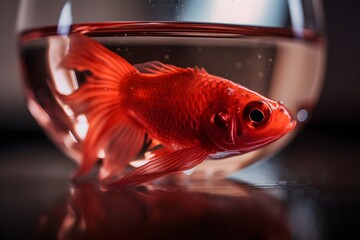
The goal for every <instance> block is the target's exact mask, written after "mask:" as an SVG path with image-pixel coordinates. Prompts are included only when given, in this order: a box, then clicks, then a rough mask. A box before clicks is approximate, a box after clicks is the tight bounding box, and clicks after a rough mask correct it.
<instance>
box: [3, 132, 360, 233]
mask: <svg viewBox="0 0 360 240" xmlns="http://www.w3.org/2000/svg"><path fill="white" fill-rule="evenodd" d="M345 132H346V131H345ZM3 135H4V136H6V138H3V140H1V149H0V150H1V151H0V159H1V161H0V194H1V198H0V238H1V239H120V238H121V239H307V240H308V239H360V229H359V227H360V221H359V220H358V217H359V215H360V205H359V202H360V191H359V190H360V173H359V172H360V171H359V169H360V155H359V139H358V138H356V137H355V136H352V135H351V134H348V135H347V134H344V132H342V131H339V132H335V133H334V132H332V134H331V135H330V134H328V130H326V129H325V130H324V129H319V128H308V129H305V131H303V132H302V133H301V134H300V136H299V137H298V138H297V139H295V140H294V141H293V142H292V143H291V144H290V146H289V147H288V148H286V149H285V150H284V151H283V152H281V153H279V154H277V155H275V156H273V157H272V158H270V159H266V160H263V161H260V162H257V163H255V164H253V165H251V166H249V167H247V168H245V169H243V170H240V171H238V172H236V173H234V174H233V175H232V176H231V177H229V178H228V179H223V180H208V181H206V182H205V181H193V182H190V183H188V184H186V185H184V184H174V183H171V182H166V181H164V182H163V183H162V184H158V185H157V186H152V187H149V188H145V187H137V188H133V189H128V190H118V191H110V192H105V191H102V190H101V189H100V188H99V187H98V185H97V184H96V181H94V180H93V179H92V178H90V179H87V180H83V181H81V182H79V183H76V184H75V183H71V182H70V180H69V176H70V174H71V173H72V172H73V171H74V169H75V168H76V166H75V164H74V163H73V162H72V161H71V160H69V159H67V158H66V157H64V156H63V155H62V154H61V153H60V152H59V151H58V150H57V149H55V147H54V146H53V145H52V144H51V143H50V142H49V141H48V140H47V139H46V138H45V137H44V136H43V135H39V134H38V133H32V132H30V133H19V132H17V133H13V132H4V134H3Z"/></svg>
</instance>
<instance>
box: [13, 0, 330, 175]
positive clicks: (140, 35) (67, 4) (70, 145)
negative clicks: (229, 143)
mask: <svg viewBox="0 0 360 240" xmlns="http://www.w3.org/2000/svg"><path fill="white" fill-rule="evenodd" d="M74 33H78V34H83V35H86V36H88V37H89V38H91V39H94V40H96V41H97V42H99V43H101V44H102V45H103V46H105V47H106V48H107V49H109V50H110V51H112V52H113V53H115V54H117V55H119V56H121V57H122V58H124V59H125V60H126V61H128V62H129V63H130V64H133V65H134V64H139V63H144V62H149V61H159V62H161V63H164V64H171V65H175V66H178V67H184V68H185V67H199V68H204V69H206V71H207V72H208V73H211V74H213V75H216V76H220V77H223V78H226V79H228V80H231V81H233V82H234V83H237V84H241V85H242V86H245V87H246V88H249V89H251V90H253V91H255V92H257V93H260V94H261V95H263V96H266V97H268V98H270V99H274V100H276V101H281V102H282V103H283V104H284V105H285V106H286V108H287V109H288V110H289V111H290V112H291V114H292V116H293V118H294V119H296V120H297V122H298V123H297V126H296V129H295V130H294V131H292V132H291V133H290V134H288V135H286V136H285V137H283V138H281V139H280V140H277V141H275V142H273V143H271V144H269V145H267V146H265V147H262V148H260V149H258V150H255V151H252V152H248V153H245V154H242V155H235V156H230V157H227V158H224V159H221V160H216V161H213V160H205V161H204V162H203V163H201V164H200V165H198V166H197V167H195V168H193V169H191V170H189V171H186V172H184V173H180V174H178V175H177V176H178V177H179V176H182V177H186V178H190V179H192V178H193V179H210V178H211V179H213V178H223V177H226V176H228V175H229V174H231V173H233V172H235V171H237V170H239V169H241V168H243V167H245V166H247V165H249V164H251V163H253V162H255V161H257V160H260V159H263V158H266V157H269V156H271V155H273V154H275V153H277V152H278V151H279V150H281V149H283V148H284V147H285V146H286V145H287V144H288V143H289V142H290V141H291V139H293V138H294V136H296V134H297V133H298V131H299V130H301V128H302V127H303V126H304V125H305V124H306V123H307V121H308V119H309V116H310V115H311V113H312V110H313V108H314V106H315V105H316V103H317V100H318V97H319V93H320V91H321V88H322V82H323V73H324V66H325V56H326V38H325V35H324V28H323V14H322V5H321V1H318V0H315V1H314V0H303V1H293V0H289V1H287V0H276V1H274V0H231V1H230V0H207V1H187V0H161V1H159V0H146V1H145V0H144V1H132V0H122V1H118V0H104V1H101V2H99V1H95V0H90V1H80V0H79V1H66V0H60V1H47V0H27V1H21V4H20V8H19V13H18V25H17V34H18V40H19V53H20V60H21V64H22V71H23V80H24V93H25V96H26V98H27V104H28V108H29V110H30V112H31V114H32V115H33V117H34V118H35V120H36V121H37V123H38V124H39V125H40V126H41V127H42V129H43V130H44V132H45V133H46V134H47V136H48V137H49V138H50V139H51V140H52V141H53V142H54V143H55V145H56V146H58V147H59V148H60V149H61V150H62V151H63V152H64V153H65V154H66V155H67V156H68V157H70V158H71V159H73V160H74V161H76V162H78V163H80V161H81V159H82V155H83V154H84V153H83V141H84V139H85V138H86V136H87V131H88V127H89V123H88V121H87V116H86V114H85V113H81V112H80V113H79V112H78V111H74V109H71V107H69V106H68V105H66V104H64V103H62V102H61V101H59V99H58V98H57V97H56V96H55V95H54V92H53V91H52V89H51V86H55V87H56V89H57V90H58V91H59V92H60V93H61V94H65V95H67V94H71V93H73V92H74V91H76V90H77V89H78V88H79V87H81V85H82V84H83V82H84V81H86V76H85V77H84V75H79V74H74V72H73V71H70V70H69V69H65V68H61V67H59V66H60V63H61V62H62V61H63V59H64V58H65V57H66V56H67V54H68V51H69V35H71V34H74ZM84 79H85V80H84ZM178 94H180V95H181V94H182V93H181V92H179V93H178ZM144 138H145V136H144ZM160 144H161V143H160ZM145 150H146V149H145V147H143V149H142V150H141V152H140V153H139V154H138V157H136V158H134V159H133V160H132V161H131V162H130V163H129V165H131V166H132V167H134V168H136V167H138V166H139V165H141V164H142V163H143V160H144V151H145ZM105 155H106V151H105V150H104V149H102V150H101V151H99V152H98V158H99V160H101V159H102V158H103V157H104V156H105ZM131 166H129V167H131Z"/></svg>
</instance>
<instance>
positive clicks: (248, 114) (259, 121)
mask: <svg viewBox="0 0 360 240" xmlns="http://www.w3.org/2000/svg"><path fill="white" fill-rule="evenodd" d="M270 113H271V110H270V107H269V105H268V104H266V103H265V102H262V101H253V102H250V103H248V104H247V105H246V106H245V108H244V112H243V118H244V120H245V123H246V124H247V125H248V126H249V127H250V128H261V127H263V126H265V125H266V123H267V122H268V120H269V118H270Z"/></svg>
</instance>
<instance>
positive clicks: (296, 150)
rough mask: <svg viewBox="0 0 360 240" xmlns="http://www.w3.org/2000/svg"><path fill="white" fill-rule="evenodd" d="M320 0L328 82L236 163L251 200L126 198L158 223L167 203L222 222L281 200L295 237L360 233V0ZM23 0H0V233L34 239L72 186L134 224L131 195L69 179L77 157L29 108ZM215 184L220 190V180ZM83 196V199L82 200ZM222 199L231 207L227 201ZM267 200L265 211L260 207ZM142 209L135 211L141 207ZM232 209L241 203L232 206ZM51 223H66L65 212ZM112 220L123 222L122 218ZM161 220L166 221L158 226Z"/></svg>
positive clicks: (67, 199)
mask: <svg viewBox="0 0 360 240" xmlns="http://www.w3.org/2000/svg"><path fill="white" fill-rule="evenodd" d="M290 1H291V0H290ZM294 1H295V0H294ZM323 5H324V11H325V18H326V33H327V38H328V58H327V59H328V60H327V68H326V72H325V81H324V87H323V91H322V94H321V96H320V99H319V102H318V104H317V106H316V107H315V109H314V112H313V115H312V116H311V119H310V121H309V123H308V124H307V126H306V127H305V129H304V130H303V131H302V132H301V133H300V134H299V136H298V137H297V138H296V139H295V140H294V141H293V142H292V143H291V144H290V145H289V146H288V147H287V148H286V149H285V150H284V151H283V152H281V153H280V154H278V155H277V156H275V157H274V158H273V159H271V161H264V162H260V163H259V164H254V165H252V166H250V167H249V168H246V169H244V170H242V171H240V172H239V174H238V178H239V179H243V180H244V181H245V182H252V183H254V184H255V185H253V186H255V188H253V189H247V188H243V186H241V185H240V186H232V185H231V186H230V185H229V186H227V187H226V188H225V189H221V191H220V192H221V193H225V192H226V193H231V194H233V195H235V194H238V195H236V196H237V197H239V196H240V198H236V199H237V200H239V199H240V203H241V201H244V199H245V198H243V196H244V195H246V196H247V197H251V201H249V202H247V201H246V204H240V205H239V201H235V202H236V203H235V202H234V201H233V200H234V199H233V200H231V201H229V199H228V198H224V196H222V195H221V194H218V195H217V196H221V197H216V198H212V201H209V199H208V198H209V196H208V195H205V196H204V195H202V196H200V197H199V196H197V195H196V196H194V195H193V194H190V193H184V196H182V195H181V194H180V195H181V196H180V197H179V198H171V197H170V196H163V195H161V194H160V195H158V194H155V195H151V194H150V193H149V195H151V196H150V197H151V198H153V200H154V199H155V200H158V201H160V202H161V201H165V202H167V203H168V202H169V201H171V204H169V205H167V206H168V208H161V207H159V208H155V209H156V211H154V206H153V205H151V204H149V203H148V202H146V203H144V202H143V201H144V199H142V198H138V197H136V196H131V198H129V199H133V198H135V199H136V200H137V201H140V202H141V203H140V204H139V205H141V206H145V208H144V209H147V211H148V212H149V213H148V215H149V216H151V213H153V212H155V213H159V214H158V215H157V216H158V217H159V218H160V219H162V221H163V222H162V224H165V223H167V222H170V224H171V221H172V220H174V219H170V220H169V219H167V218H166V217H164V216H168V215H167V213H168V212H167V211H174V212H173V214H174V215H171V216H177V215H180V216H183V217H184V218H183V219H180V220H181V221H184V223H186V222H189V221H188V219H196V216H195V215H196V214H199V211H197V209H196V210H194V209H192V208H191V207H190V208H189V207H185V206H187V205H186V203H187V201H188V200H187V199H189V197H191V198H194V202H198V203H199V206H205V207H204V212H209V211H210V213H211V214H213V215H211V216H212V217H214V223H215V225H214V226H218V223H219V221H222V220H219V216H220V217H223V218H224V219H225V220H224V221H226V220H229V219H232V220H233V221H232V223H234V222H236V221H237V219H238V218H239V215H242V214H247V215H246V216H250V217H252V218H250V219H254V220H253V221H250V225H253V226H267V225H268V224H270V223H272V222H274V220H273V219H274V215H273V214H274V211H273V210H274V206H276V209H275V210H276V211H275V213H276V214H275V215H276V216H275V220H276V219H278V217H279V216H281V221H284V222H285V224H284V226H285V228H286V229H287V228H288V227H289V228H290V231H291V236H292V238H293V239H307V240H311V239H360V235H359V221H358V216H359V215H360V207H359V201H360V191H359V188H360V138H359V135H358V130H360V127H359V126H360V14H359V12H360V2H359V1H358V0H346V1H338V0H324V1H323ZM18 6H19V0H1V1H0V29H1V33H0V36H1V37H0V136H1V137H0V144H1V145H0V239H20V238H24V239H29V235H28V234H30V233H34V229H37V228H38V227H39V226H40V227H41V229H42V230H41V231H43V232H41V233H42V234H44V231H45V230H44V228H43V227H44V226H45V229H46V231H48V230H49V229H50V230H54V229H55V228H52V227H53V225H51V216H53V217H54V216H56V217H59V216H62V217H63V216H64V215H65V214H64V212H66V211H68V210H67V209H68V205H67V204H68V203H71V204H74V203H73V201H77V199H73V198H72V197H69V196H68V194H69V192H79V196H81V195H82V194H85V195H86V196H85V198H84V199H87V198H89V197H90V198H91V197H93V198H95V200H96V201H99V202H100V203H101V204H104V205H106V206H111V209H110V210H109V209H107V210H108V213H107V214H110V215H111V214H114V212H115V213H116V211H113V210H114V209H116V207H119V206H120V210H119V209H117V210H119V211H118V215H116V214H115V215H116V217H114V219H116V218H123V221H124V223H129V222H128V221H127V220H128V219H124V217H123V215H122V214H123V212H124V211H125V212H126V211H128V212H127V213H128V214H129V217H131V216H133V213H134V212H135V213H138V212H137V210H138V208H139V206H138V205H136V206H133V205H131V204H134V202H135V203H136V201H129V200H128V199H127V200H126V199H125V198H126V197H125V195H121V196H119V195H117V197H120V198H121V199H120V200H116V198H115V200H114V196H113V195H108V194H105V193H99V192H98V190H96V189H95V187H92V186H91V185H86V186H84V185H83V186H77V187H75V188H74V187H73V186H71V187H69V185H70V183H69V180H68V175H69V173H71V172H72V171H73V170H74V167H75V164H74V163H73V162H72V161H70V160H69V161H65V159H66V157H65V156H64V155H63V154H62V153H60V151H58V150H57V149H56V148H55V146H54V145H53V144H51V143H50V141H49V140H48V139H47V138H46V137H45V135H44V134H43V133H42V131H41V130H40V127H39V126H38V125H37V124H36V123H35V121H34V120H33V118H32V117H31V116H30V114H29V111H28V110H27V107H26V103H25V98H24V95H23V93H22V81H21V73H20V67H19V63H18V61H17V39H16V36H15V28H16V14H17V9H18ZM17 160H19V161H17ZM49 160H51V161H49ZM34 163H35V164H34ZM20 165H21V166H20ZM273 172H277V178H275V179H273V178H271V177H270V175H271V173H273ZM261 184H267V185H266V186H267V187H264V188H262V186H263V185H261ZM269 186H270V187H269ZM94 189H95V190H94ZM213 189H214V190H215V191H216V190H219V188H216V186H215V187H214V188H213ZM239 192H240V193H241V194H240V193H239ZM103 195H104V196H103ZM115 195H116V194H115ZM169 197H170V199H169ZM123 198H124V199H125V200H124V199H123ZM59 199H61V201H60V202H61V204H60V205H59V204H58V203H59ZM93 200H94V199H93ZM95 200H94V201H95ZM253 200H255V201H253ZM82 201H84V202H81V201H80V203H79V205H85V204H86V201H85V200H82ZM254 202H255V205H254ZM55 203H56V204H55ZM119 203H120V204H119ZM209 203H211V204H209ZM223 203H225V204H223ZM101 204H99V205H101ZM208 205H211V206H208ZM54 206H55V207H54ZM59 206H60V207H59ZM127 206H132V208H127ZM195 206H197V205H195ZM224 206H228V208H227V209H224ZM259 206H260V207H259ZM121 207H122V208H123V209H121ZM196 208H197V207H196ZM262 208H264V209H266V211H260V213H259V212H257V211H256V210H257V209H262ZM144 209H141V211H139V212H142V214H143V210H144ZM174 209H175V210H174ZM176 209H178V212H176ZM182 209H183V210H184V211H182ZM234 209H241V211H240V213H236V211H233V210H234ZM267 210H269V211H267ZM49 211H50V216H47V217H49V218H46V219H47V220H48V221H45V220H46V219H45V218H44V216H43V214H44V213H49ZM84 211H85V210H84ZM131 211H133V212H131ZM85 212H86V211H85ZM269 212H271V213H270V214H269ZM278 212H279V214H278V215H277V213H278ZM77 213H78V212H77ZM200 213H201V211H200ZM229 213H234V214H233V215H231V214H229ZM90 214H92V212H90ZM98 214H99V215H101V214H102V213H101V214H100V213H98ZM181 214H182V215H181ZM186 214H189V215H186ZM204 214H205V213H204ZM221 214H225V216H224V215H221ZM226 214H229V215H228V216H226ZM237 214H238V215H237ZM264 215H266V216H267V217H268V219H267V221H264V222H262V224H263V225H261V223H260V225H259V222H258V219H266V218H265V217H264ZM125 216H127V215H125ZM204 216H205V217H206V218H205V217H204ZM207 216H208V215H206V214H205V215H201V217H204V219H202V220H204V221H205V220H206V219H207ZM229 216H230V218H227V217H229ZM197 217H199V216H197ZM44 219H45V220H44ZM49 219H50V220H49ZM52 219H54V218H52ZM220 219H221V218H220ZM100 220H101V221H100ZM100 220H99V221H100V225H103V226H104V225H106V224H105V223H107V222H106V221H105V220H103V219H100ZM110 220H111V219H110ZM180 220H179V221H180ZM198 220H199V221H197V223H198V222H201V221H200V220H201V218H199V219H198ZM104 221H105V223H104ZM149 221H150V220H149ZM60 222H61V221H60ZM195 222H196V221H195ZM240 222H241V221H240ZM242 222H244V221H242ZM275 222H276V221H275ZM55 223H56V224H58V225H59V224H60V223H59V221H57V222H56V221H55ZM110 223H111V222H110ZM146 223H148V222H146ZM191 223H193V222H191ZM264 223H265V224H264ZM56 224H55V225H56ZM112 224H114V222H112ZM142 224H144V223H142ZM194 224H196V223H194ZM125 225H126V224H125ZM145 225H146V224H145ZM225 225H226V224H225ZM113 226H115V228H117V222H116V224H115V225H113ZM146 226H148V225H146ZM231 226H233V225H231ZM270 226H271V224H270ZM46 227H47V228H46ZM235 227H236V228H237V227H238V226H235ZM115 228H114V229H115ZM224 228H225V227H224ZM162 229H163V228H161V227H160V229H159V231H161V230H162ZM214 229H215V228H214ZM234 229H235V228H234ZM244 229H245V228H244ZM246 229H251V228H246ZM120 230H121V229H120ZM46 231H45V233H46V234H50V233H49V232H46ZM189 231H190V230H189ZM244 231H245V230H244ZM254 231H255V232H256V228H255V230H254ZM120 232H121V231H120ZM46 234H45V235H44V236H47V237H44V236H43V235H41V236H43V238H42V239H52V237H49V235H46ZM153 234H154V233H153ZM153 236H154V235H153ZM255 239H262V238H255ZM268 239H269V238H268ZM273 239H280V238H273ZM281 239H283V238H281ZM284 239H288V238H284Z"/></svg>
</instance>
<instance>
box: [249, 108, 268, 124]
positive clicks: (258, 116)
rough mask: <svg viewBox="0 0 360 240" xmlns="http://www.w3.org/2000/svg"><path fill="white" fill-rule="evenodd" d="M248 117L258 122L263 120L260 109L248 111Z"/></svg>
mask: <svg viewBox="0 0 360 240" xmlns="http://www.w3.org/2000/svg"><path fill="white" fill-rule="evenodd" d="M249 117H250V119H251V120H252V121H254V122H256V123H259V122H261V121H262V120H264V117H265V116H264V113H263V112H262V111H261V110H260V109H253V110H251V111H250V113H249Z"/></svg>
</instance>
